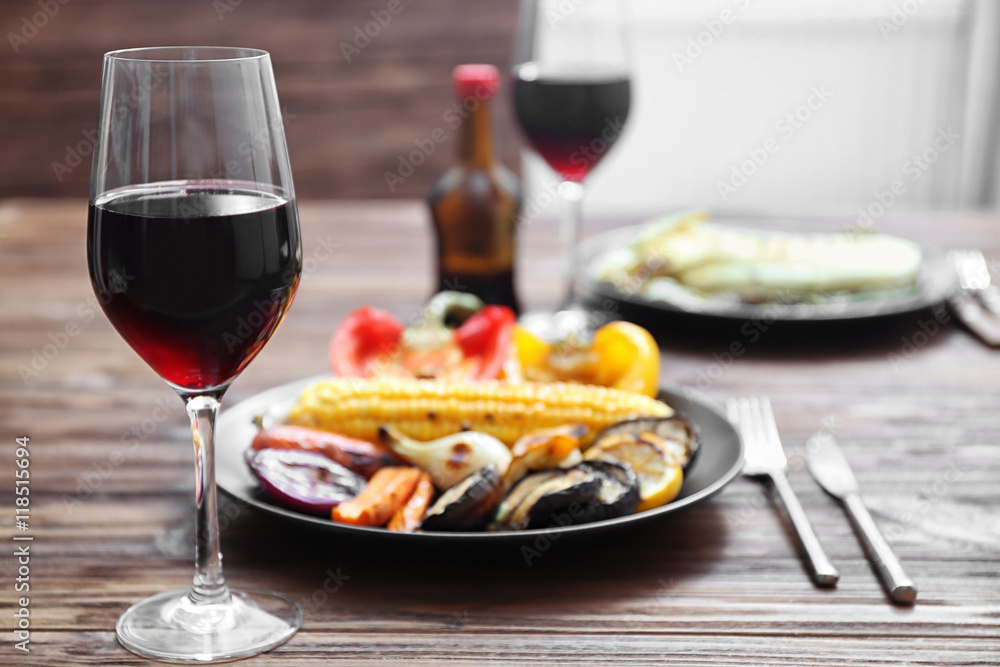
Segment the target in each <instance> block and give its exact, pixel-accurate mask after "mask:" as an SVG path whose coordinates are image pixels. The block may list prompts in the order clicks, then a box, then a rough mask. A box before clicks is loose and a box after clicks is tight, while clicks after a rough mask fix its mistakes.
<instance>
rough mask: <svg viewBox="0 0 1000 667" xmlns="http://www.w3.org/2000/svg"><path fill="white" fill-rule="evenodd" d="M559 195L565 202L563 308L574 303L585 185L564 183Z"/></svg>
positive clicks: (563, 222) (563, 225)
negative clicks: (574, 279)
mask: <svg viewBox="0 0 1000 667" xmlns="http://www.w3.org/2000/svg"><path fill="white" fill-rule="evenodd" d="M559 194H561V195H562V198H563V199H564V200H565V202H566V205H565V206H564V207H563V219H562V227H561V228H560V243H561V244H562V255H563V256H562V262H563V267H562V271H563V281H564V283H565V290H566V296H565V298H564V299H563V304H562V305H563V307H566V306H569V305H571V304H572V303H573V300H574V298H575V294H574V290H573V257H574V255H575V253H576V244H577V241H579V239H580V221H581V219H582V218H583V185H581V184H580V183H575V182H573V181H563V183H562V184H560V186H559Z"/></svg>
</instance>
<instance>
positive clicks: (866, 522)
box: [806, 433, 917, 605]
mask: <svg viewBox="0 0 1000 667" xmlns="http://www.w3.org/2000/svg"><path fill="white" fill-rule="evenodd" d="M806 464H807V465H808V467H809V472H810V473H812V476H813V477H814V478H815V479H816V481H817V482H819V485H820V486H822V487H823V489H824V490H825V491H826V492H827V493H829V494H830V495H831V496H833V497H834V498H836V499H837V500H839V501H840V502H841V503H843V505H844V507H845V509H846V510H847V514H848V516H849V517H850V518H851V522H852V523H853V524H854V528H855V530H856V531H857V533H858V535H859V536H860V537H861V541H862V543H863V544H864V547H865V551H866V552H867V554H868V558H869V559H870V560H871V561H872V563H873V564H874V565H875V569H876V570H878V573H879V576H880V577H881V578H882V583H883V584H885V589H886V591H887V592H888V593H889V597H890V598H891V599H892V601H893V602H896V603H898V604H906V605H910V604H913V603H914V602H915V601H916V599H917V588H916V586H915V585H914V584H913V581H912V580H911V579H910V578H909V577H908V576H907V574H906V572H905V571H904V570H903V566H902V565H901V564H900V563H899V559H897V558H896V555H895V554H894V553H893V552H892V549H891V548H890V547H889V544H888V543H887V542H886V541H885V538H883V537H882V533H881V532H879V529H878V526H877V525H876V524H875V520H874V519H872V515H871V514H869V513H868V509H867V508H866V507H865V504H864V502H862V500H861V496H860V495H859V493H858V480H857V479H856V478H855V477H854V473H853V472H851V467H850V465H848V463H847V459H845V458H844V455H843V453H841V451H840V447H838V446H837V442H836V440H834V439H833V436H831V435H830V434H828V433H817V434H816V435H814V436H813V437H811V438H810V439H809V442H808V443H807V445H806Z"/></svg>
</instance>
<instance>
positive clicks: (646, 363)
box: [513, 322, 660, 396]
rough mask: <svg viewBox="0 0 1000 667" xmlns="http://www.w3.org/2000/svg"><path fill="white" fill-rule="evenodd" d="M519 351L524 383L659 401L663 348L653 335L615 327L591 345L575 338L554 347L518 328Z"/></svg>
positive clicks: (602, 330)
mask: <svg viewBox="0 0 1000 667" xmlns="http://www.w3.org/2000/svg"><path fill="white" fill-rule="evenodd" d="M513 338H514V345H515V348H516V350H517V358H518V360H519V361H520V365H521V369H522V372H523V374H524V378H525V379H526V380H529V381H535V382H556V381H560V382H581V383H584V384H596V385H602V386H605V387H613V388H615V389H624V390H627V391H634V392H638V393H641V394H646V395H647V396H656V395H657V393H658V392H659V382H660V348H659V346H657V344H656V341H655V340H654V339H653V337H652V335H650V333H649V332H648V331H646V330H645V329H643V328H642V327H640V326H638V325H635V324H632V323H631V322H611V323H609V324H605V325H604V326H603V327H601V328H600V329H598V330H597V331H596V332H595V333H594V339H593V342H592V343H591V344H590V345H585V344H582V343H581V342H580V341H578V340H577V339H576V338H573V337H571V338H568V339H566V340H562V341H559V342H558V343H555V344H551V345H550V344H549V343H547V342H545V341H544V340H542V339H541V338H539V337H538V336H536V335H534V334H533V333H531V332H530V331H528V330H527V329H525V328H523V327H521V326H517V327H515V328H514V337H513Z"/></svg>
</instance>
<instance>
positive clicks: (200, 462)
mask: <svg viewBox="0 0 1000 667" xmlns="http://www.w3.org/2000/svg"><path fill="white" fill-rule="evenodd" d="M186 401H187V412H188V416H189V417H190V418H191V433H192V435H193V437H194V466H195V468H194V471H195V507H196V512H195V544H194V553H195V574H194V583H193V584H192V586H191V594H190V596H191V600H192V601H193V602H195V603H196V604H214V603H220V602H226V601H227V600H228V599H229V596H230V593H229V587H227V586H226V579H225V577H223V576H222V553H221V552H220V545H219V500H218V494H217V493H216V489H215V417H216V415H217V414H218V412H219V401H218V400H217V399H216V398H214V397H212V396H205V395H202V396H193V397H190V398H187V399H186Z"/></svg>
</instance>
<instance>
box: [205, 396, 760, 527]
mask: <svg viewBox="0 0 1000 667" xmlns="http://www.w3.org/2000/svg"><path fill="white" fill-rule="evenodd" d="M319 379H322V378H321V377H315V378H309V379H307V380H300V381H298V382H292V383H290V384H286V385H282V386H280V387H275V388H274V389H271V390H268V391H265V392H263V393H260V394H257V395H256V396H252V397H251V398H249V399H247V400H245V401H243V402H241V403H239V404H237V405H234V406H233V407H231V408H228V409H226V410H225V411H223V413H222V414H221V415H220V417H219V423H218V428H217V429H216V478H217V481H218V484H219V488H220V489H221V490H222V491H223V492H225V493H226V494H227V495H229V496H231V497H232V498H233V499H235V500H236V501H237V502H239V503H242V504H246V505H249V506H250V507H252V508H254V509H256V510H259V511H261V512H264V513H266V514H270V515H272V516H275V517H277V518H280V519H283V520H286V521H289V522H292V523H294V524H298V525H301V526H304V527H310V528H315V529H317V530H326V531H330V532H333V533H340V534H352V535H366V534H367V535H379V536H382V537H387V538H388V537H391V538H392V539H398V540H400V541H411V542H410V543H412V541H421V542H455V541H461V542H497V541H523V539H524V538H526V537H531V536H533V535H547V536H550V537H551V536H552V535H553V534H557V533H592V532H596V531H600V530H602V529H606V528H610V527H613V526H615V527H617V526H623V525H626V524H639V523H642V522H644V521H648V520H650V519H653V518H655V517H659V516H663V515H664V514H668V513H670V512H676V511H677V510H680V509H683V508H685V507H688V506H689V505H693V504H695V503H697V502H700V501H702V500H705V499H706V498H708V497H709V496H711V495H713V494H715V493H718V492H719V491H720V490H721V489H722V487H724V486H725V485H726V484H728V483H729V482H731V481H732V480H733V478H734V477H736V475H738V474H739V472H740V468H742V466H743V445H742V443H741V442H740V438H739V436H738V435H737V434H736V431H735V430H734V429H733V426H732V424H730V423H729V420H727V419H726V417H725V416H724V414H723V413H722V411H721V410H720V409H719V408H718V407H716V406H715V405H713V404H712V403H710V402H708V401H706V400H705V399H704V398H700V397H697V396H695V395H694V392H692V391H691V390H687V389H684V388H681V387H665V388H663V390H662V391H661V394H660V398H661V399H662V400H664V401H666V402H667V403H668V404H670V405H671V406H672V407H673V408H674V409H676V410H679V411H680V412H683V413H684V414H685V415H687V416H688V417H689V418H690V419H691V420H692V421H693V422H694V423H695V424H697V425H698V427H699V428H700V429H701V438H702V446H701V452H700V453H699V454H698V457H697V458H696V459H695V460H694V461H693V462H692V463H691V467H690V468H689V469H688V470H687V472H686V473H685V477H684V486H683V487H681V492H680V494H679V495H678V496H677V498H676V499H675V500H674V501H673V502H670V503H668V504H666V505H664V506H663V507H658V508H656V509H653V510H649V511H646V512H642V513H640V514H630V515H629V516H623V517H619V518H617V519H609V520H607V521H598V522H595V523H588V524H584V525H581V526H566V527H563V528H546V529H542V530H518V531H507V532H454V533H445V532H440V533H431V532H427V533H424V532H419V531H418V532H415V533H400V532H393V531H389V530H386V529H384V528H369V527H365V526H348V525H345V524H340V523H334V522H333V521H330V520H328V519H323V518H318V517H313V516H307V515H305V514H299V513H298V512H293V511H291V510H287V509H284V508H282V507H278V506H276V505H272V504H271V503H270V502H268V501H267V500H266V499H265V498H263V496H262V495H261V494H260V492H259V490H258V486H257V481H256V480H255V479H254V477H253V475H251V474H250V471H249V470H248V469H247V465H246V463H245V462H244V460H243V452H244V450H246V448H247V447H249V446H250V442H251V441H252V440H253V436H254V434H255V433H256V431H257V427H256V426H255V425H254V423H253V419H254V417H256V416H258V415H261V414H265V413H275V412H281V411H282V408H283V407H290V406H291V404H292V403H294V402H295V400H296V399H297V398H298V396H299V393H301V391H302V389H303V388H304V387H305V386H306V385H308V384H310V383H312V382H315V381H316V380H319Z"/></svg>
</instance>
